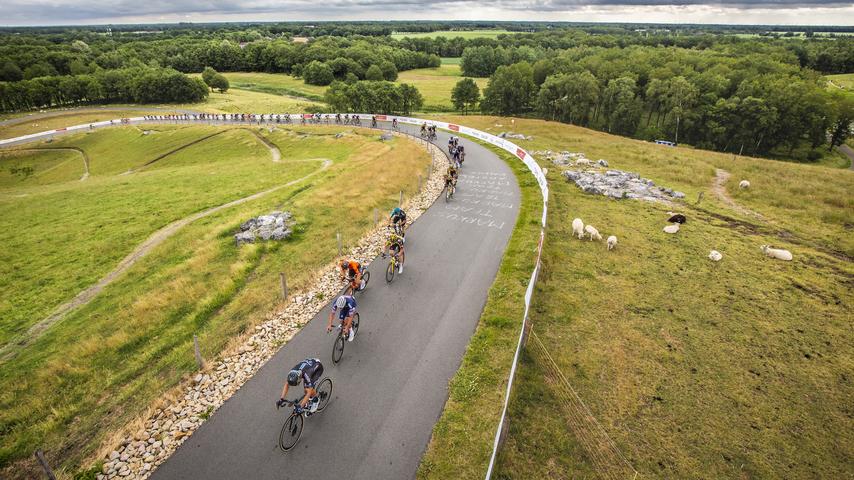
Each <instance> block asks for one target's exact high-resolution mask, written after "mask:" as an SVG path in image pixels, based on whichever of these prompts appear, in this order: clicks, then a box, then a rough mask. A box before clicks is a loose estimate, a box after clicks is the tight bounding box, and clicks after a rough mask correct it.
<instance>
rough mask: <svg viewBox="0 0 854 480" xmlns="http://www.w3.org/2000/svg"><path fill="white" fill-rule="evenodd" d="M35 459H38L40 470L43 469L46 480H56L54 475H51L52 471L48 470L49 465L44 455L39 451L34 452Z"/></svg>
mask: <svg viewBox="0 0 854 480" xmlns="http://www.w3.org/2000/svg"><path fill="white" fill-rule="evenodd" d="M36 459H38V461H39V463H40V464H41V466H42V469H44V473H45V475H47V478H49V479H50V480H56V475H54V474H53V470H51V469H50V465H48V464H47V460H45V458H44V453H42V451H41V450H36Z"/></svg>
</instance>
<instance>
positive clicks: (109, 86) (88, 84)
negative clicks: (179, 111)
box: [0, 68, 208, 111]
mask: <svg viewBox="0 0 854 480" xmlns="http://www.w3.org/2000/svg"><path fill="white" fill-rule="evenodd" d="M207 95H208V87H207V85H205V83H204V82H203V81H202V80H201V79H197V78H190V77H188V76H186V75H184V74H183V73H181V72H178V71H175V70H172V69H162V68H130V69H122V70H102V71H99V72H96V73H94V74H87V75H67V76H61V77H39V78H35V79H32V80H22V81H19V82H10V83H0V110H2V111H16V110H26V109H32V108H45V107H56V106H63V105H74V104H79V103H111V102H131V103H179V102H180V103H185V102H186V103H191V102H198V101H201V100H204V99H205V98H206V97H207Z"/></svg>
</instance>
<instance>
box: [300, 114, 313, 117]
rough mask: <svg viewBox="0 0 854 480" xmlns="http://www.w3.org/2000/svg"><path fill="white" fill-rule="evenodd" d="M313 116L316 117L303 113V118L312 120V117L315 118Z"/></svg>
mask: <svg viewBox="0 0 854 480" xmlns="http://www.w3.org/2000/svg"><path fill="white" fill-rule="evenodd" d="M313 116H314V115H312V114H311V113H303V114H302V118H311V117H313Z"/></svg>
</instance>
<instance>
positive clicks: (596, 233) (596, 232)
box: [584, 225, 602, 242]
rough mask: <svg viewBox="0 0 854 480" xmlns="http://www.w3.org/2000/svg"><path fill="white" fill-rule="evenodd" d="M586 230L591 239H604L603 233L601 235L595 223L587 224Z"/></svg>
mask: <svg viewBox="0 0 854 480" xmlns="http://www.w3.org/2000/svg"><path fill="white" fill-rule="evenodd" d="M584 231H585V232H587V233H588V234H589V235H590V241H591V242H592V241H593V240H594V239H595V240H596V241H602V235H599V230H596V227H594V226H593V225H587V226H586V227H584Z"/></svg>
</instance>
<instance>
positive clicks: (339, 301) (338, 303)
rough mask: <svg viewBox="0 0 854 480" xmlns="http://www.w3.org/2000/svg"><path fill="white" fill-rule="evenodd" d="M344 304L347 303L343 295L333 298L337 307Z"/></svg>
mask: <svg viewBox="0 0 854 480" xmlns="http://www.w3.org/2000/svg"><path fill="white" fill-rule="evenodd" d="M344 305H347V299H346V298H344V295H341V296H340V297H338V300H335V306H336V307H338V308H344Z"/></svg>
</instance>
